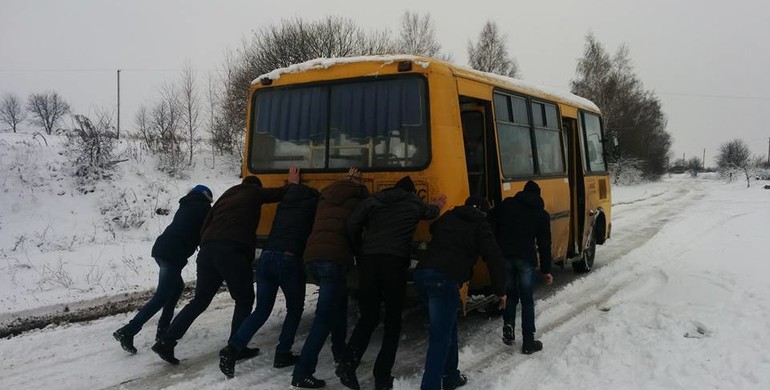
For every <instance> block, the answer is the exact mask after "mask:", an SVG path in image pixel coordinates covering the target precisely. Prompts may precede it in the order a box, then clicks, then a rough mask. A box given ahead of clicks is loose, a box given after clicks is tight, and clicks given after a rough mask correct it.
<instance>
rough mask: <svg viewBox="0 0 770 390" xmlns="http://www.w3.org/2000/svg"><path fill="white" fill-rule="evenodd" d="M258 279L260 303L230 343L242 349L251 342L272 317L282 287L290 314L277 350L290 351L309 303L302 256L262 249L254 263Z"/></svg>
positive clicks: (284, 323)
mask: <svg viewBox="0 0 770 390" xmlns="http://www.w3.org/2000/svg"><path fill="white" fill-rule="evenodd" d="M254 279H255V280H256V281H257V307H256V308H255V309H254V312H253V313H251V314H249V316H248V317H247V318H246V320H245V321H243V324H241V327H240V329H238V332H237V333H236V334H235V335H233V336H232V337H231V338H230V343H229V344H230V345H231V346H233V347H234V348H235V349H236V350H238V351H240V350H242V349H243V348H245V347H246V345H248V344H249V341H250V340H251V338H252V337H254V334H255V333H257V331H259V328H261V327H262V325H264V324H265V321H267V319H268V318H269V317H270V313H271V312H272V311H273V306H275V298H276V296H277V294H278V289H279V288H280V289H281V291H282V292H283V296H284V299H285V300H286V317H285V318H284V320H283V328H281V335H280V337H279V338H278V346H277V347H276V348H275V350H276V352H290V351H291V346H292V344H294V336H295V335H296V334H297V328H298V327H299V322H300V320H301V319H302V311H303V310H304V307H305V272H304V270H303V264H302V260H301V259H297V257H296V256H294V255H293V254H290V253H287V252H283V251H262V254H261V255H260V256H259V260H257V263H256V264H255V265H254Z"/></svg>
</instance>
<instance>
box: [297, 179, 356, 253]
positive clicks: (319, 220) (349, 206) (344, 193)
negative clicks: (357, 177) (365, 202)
mask: <svg viewBox="0 0 770 390" xmlns="http://www.w3.org/2000/svg"><path fill="white" fill-rule="evenodd" d="M367 196H369V191H367V189H366V187H364V186H363V185H361V184H357V183H354V182H352V181H350V180H337V181H335V182H333V183H331V184H329V185H328V186H326V188H324V189H323V190H322V191H321V195H320V197H319V198H318V208H317V209H316V213H315V220H314V221H313V231H312V232H311V233H310V237H308V239H307V245H306V246H305V254H304V256H303V257H304V259H305V262H310V261H315V260H330V261H333V262H335V263H337V264H339V265H343V266H351V265H353V251H352V250H351V248H350V243H349V241H348V235H347V221H348V217H349V216H350V214H351V213H352V212H353V210H354V209H355V208H356V206H358V203H359V202H360V201H361V200H362V199H364V198H366V197H367Z"/></svg>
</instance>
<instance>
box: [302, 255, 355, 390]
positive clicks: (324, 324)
mask: <svg viewBox="0 0 770 390" xmlns="http://www.w3.org/2000/svg"><path fill="white" fill-rule="evenodd" d="M307 272H308V274H309V275H310V276H311V277H312V278H313V279H315V281H316V283H318V302H317V303H316V308H315V318H314V319H313V325H312V326H311V327H310V333H308V335H307V340H305V345H304V346H303V347H302V353H301V354H300V357H299V361H297V363H296V364H295V365H294V373H293V374H292V375H293V377H294V379H298V380H301V379H304V378H307V377H309V376H311V375H313V374H314V373H315V368H316V365H318V354H319V353H320V352H321V348H323V346H324V343H325V342H326V337H327V336H329V334H330V333H331V335H332V354H333V355H334V358H335V360H338V359H341V358H342V354H343V352H344V351H345V336H346V333H347V321H348V293H347V269H346V268H345V267H344V266H342V265H339V264H337V263H335V262H333V261H327V260H316V261H312V262H310V263H308V264H307Z"/></svg>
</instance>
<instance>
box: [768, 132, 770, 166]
mask: <svg viewBox="0 0 770 390" xmlns="http://www.w3.org/2000/svg"><path fill="white" fill-rule="evenodd" d="M767 165H770V138H768V139H767Z"/></svg>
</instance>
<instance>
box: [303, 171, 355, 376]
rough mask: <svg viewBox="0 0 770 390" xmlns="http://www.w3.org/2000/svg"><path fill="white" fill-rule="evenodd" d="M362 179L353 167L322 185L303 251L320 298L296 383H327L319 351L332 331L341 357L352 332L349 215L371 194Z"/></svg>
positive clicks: (336, 356)
mask: <svg viewBox="0 0 770 390" xmlns="http://www.w3.org/2000/svg"><path fill="white" fill-rule="evenodd" d="M362 182H363V181H362V178H361V173H360V172H358V170H357V169H356V168H350V170H348V173H347V175H346V177H345V179H343V180H337V181H335V182H333V183H331V184H329V185H328V186H326V188H324V189H323V190H321V196H320V197H319V199H318V209H317V210H316V215H315V221H314V222H313V232H312V233H310V237H309V238H308V240H307V246H306V247H305V255H304V259H305V267H306V268H307V272H308V275H309V276H310V277H311V278H312V279H313V280H314V281H315V282H316V283H317V284H318V302H317V303H316V310H315V318H314V319H313V325H312V326H311V327H310V333H309V334H308V335H307V340H305V345H304V346H303V347H302V352H301V353H300V357H299V360H298V361H297V363H295V364H294V372H293V373H292V379H291V384H292V386H295V387H301V388H308V389H317V388H321V387H324V386H326V381H324V380H322V379H318V378H316V377H315V376H314V375H313V374H315V369H316V365H317V364H318V353H319V352H321V348H323V345H324V343H326V338H327V337H328V336H329V334H330V333H331V336H332V354H333V355H334V360H335V361H339V360H340V359H342V354H343V352H344V350H345V336H346V333H347V306H348V294H347V272H348V269H349V268H350V267H351V266H352V265H353V251H352V249H351V247H350V243H349V242H348V236H347V220H348V217H349V216H350V214H351V213H352V212H353V209H355V208H356V206H357V205H358V203H359V202H360V201H361V200H363V199H364V198H366V197H367V196H369V191H368V190H367V189H366V187H364V185H363V184H362Z"/></svg>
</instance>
